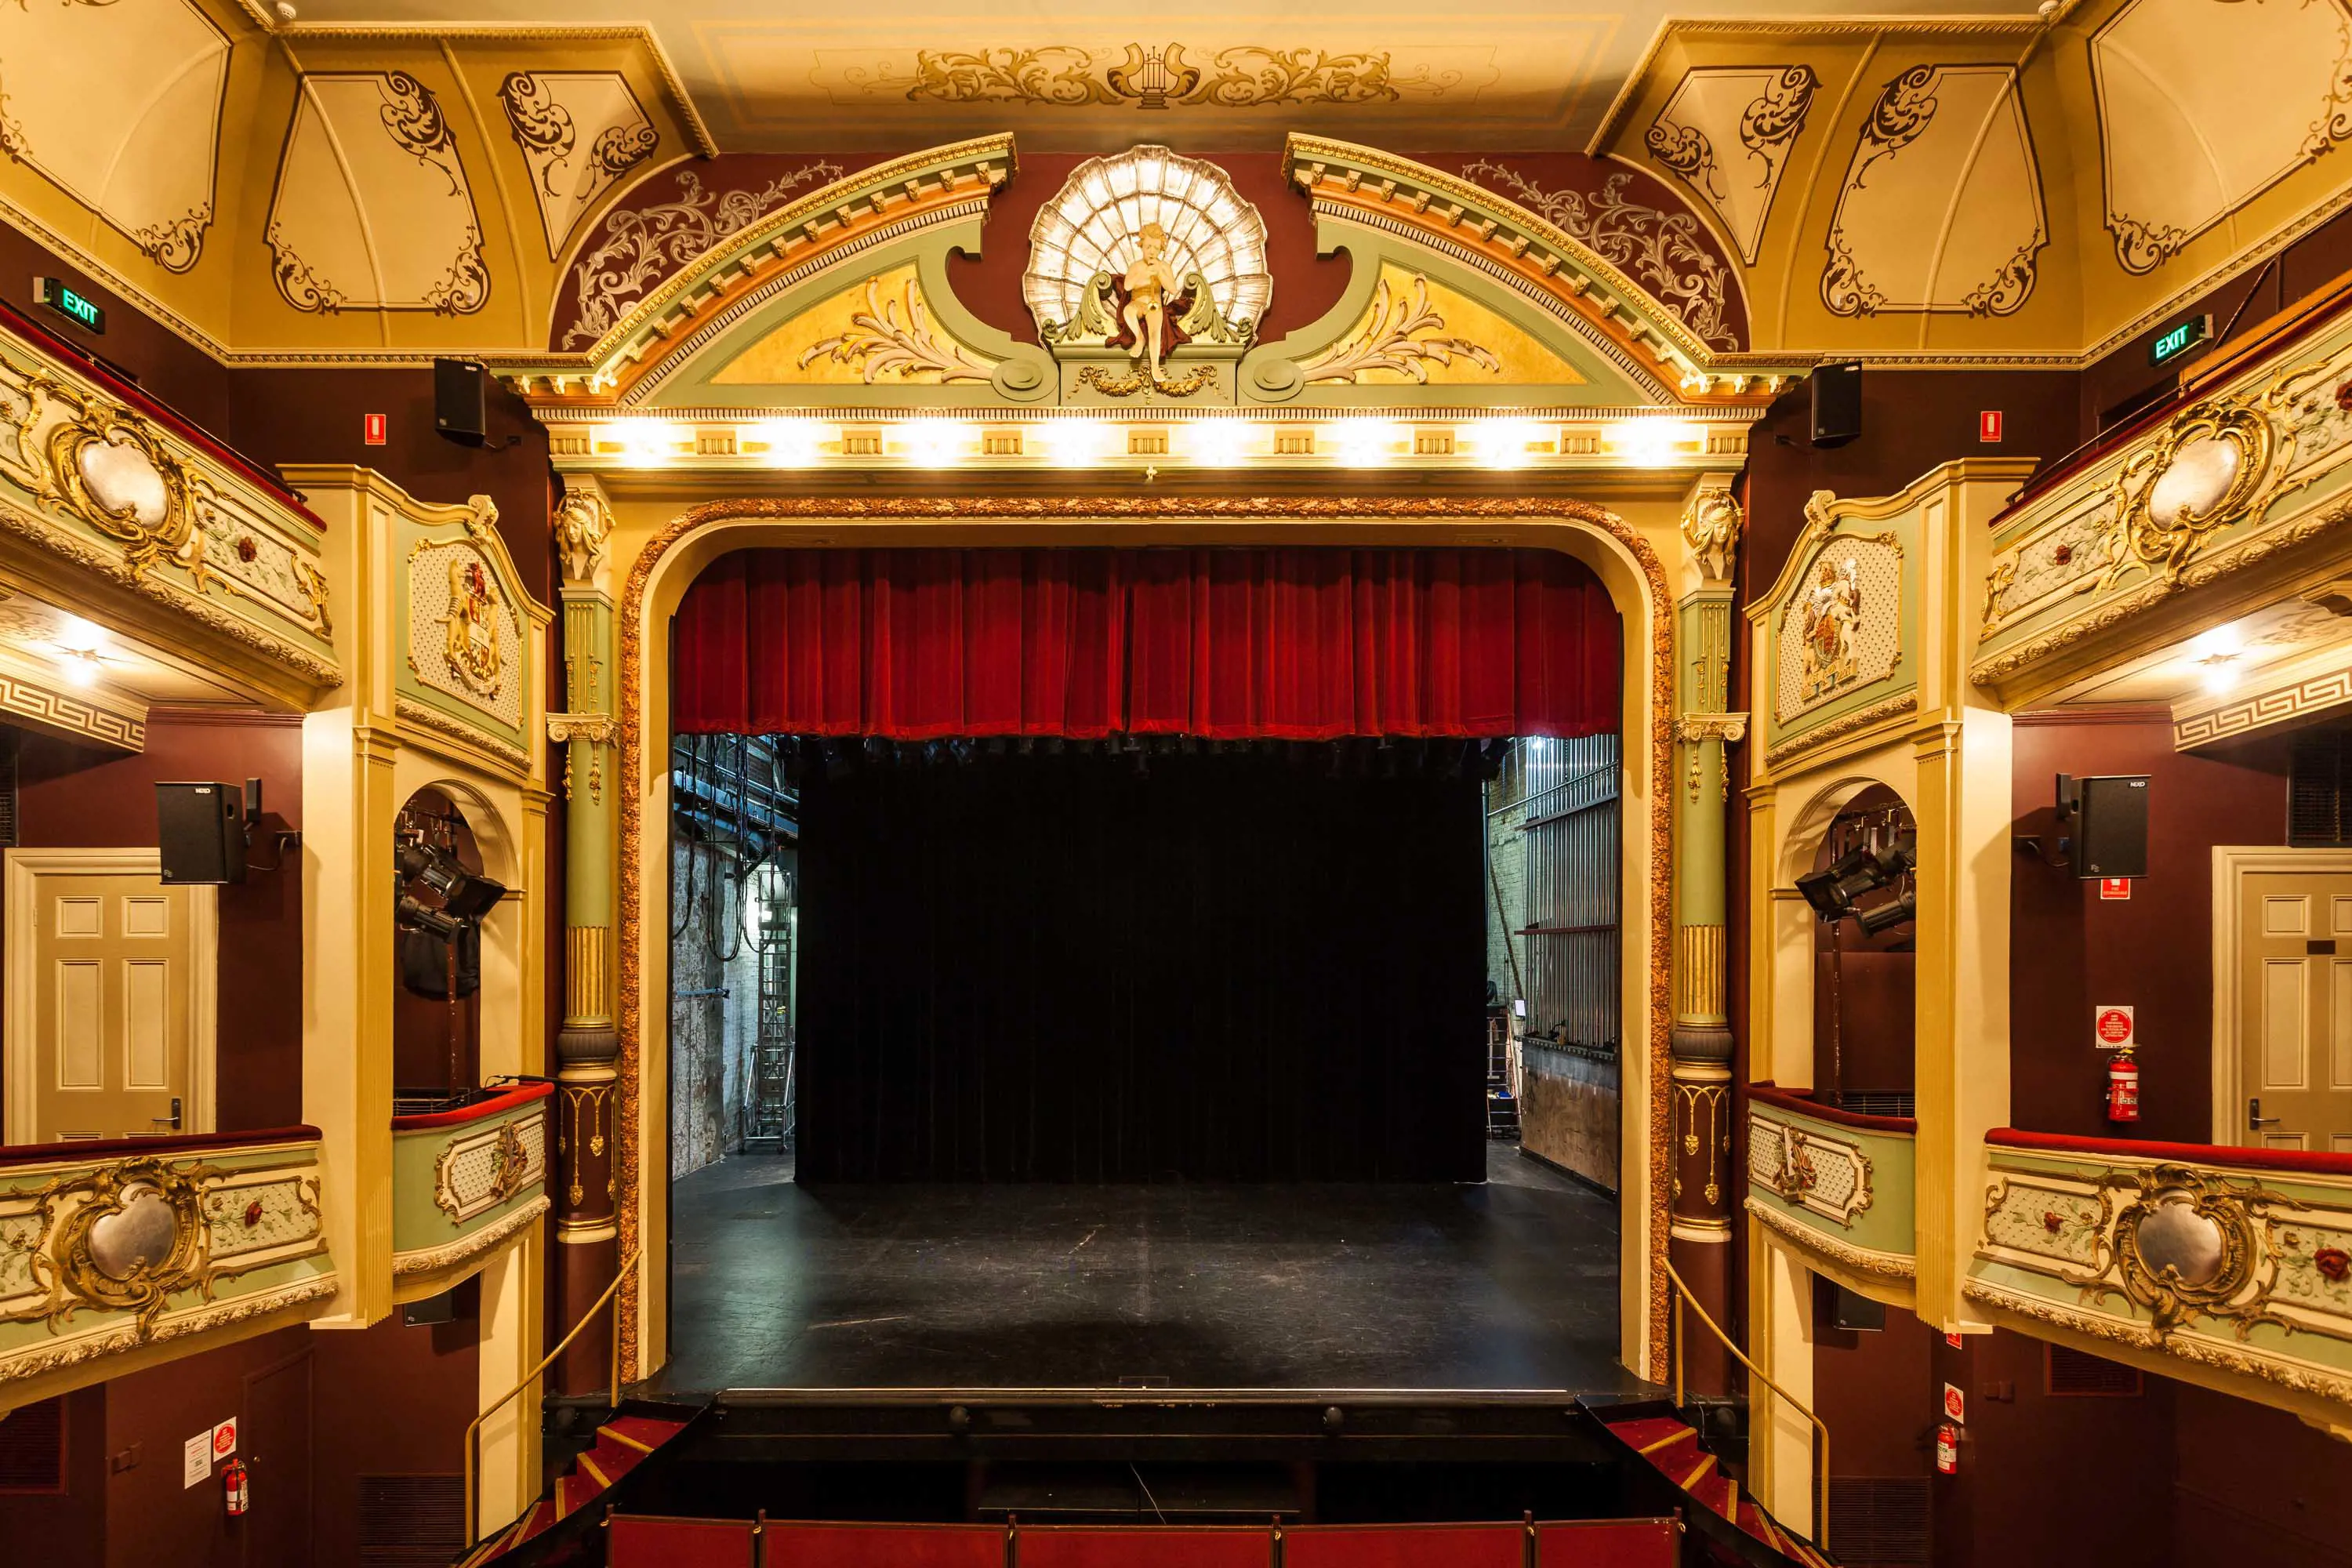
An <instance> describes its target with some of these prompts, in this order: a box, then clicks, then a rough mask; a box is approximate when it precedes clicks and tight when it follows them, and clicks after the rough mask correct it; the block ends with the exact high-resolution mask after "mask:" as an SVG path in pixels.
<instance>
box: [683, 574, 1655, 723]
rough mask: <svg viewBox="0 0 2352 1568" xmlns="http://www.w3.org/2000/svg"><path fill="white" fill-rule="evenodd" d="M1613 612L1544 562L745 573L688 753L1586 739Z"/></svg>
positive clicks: (720, 592)
mask: <svg viewBox="0 0 2352 1568" xmlns="http://www.w3.org/2000/svg"><path fill="white" fill-rule="evenodd" d="M1619 642H1620V632H1619V623H1618V617H1617V613H1616V610H1615V609H1614V607H1613V606H1612V605H1611V604H1610V602H1609V595H1608V593H1607V591H1606V590H1605V589H1603V588H1602V587H1601V584H1600V582H1599V581H1598V580H1597V579H1596V578H1595V577H1594V576H1593V575H1592V574H1591V571H1590V570H1589V569H1587V568H1586V567H1585V566H1584V565H1583V564H1582V563H1580V562H1577V561H1574V560H1571V559H1570V558H1569V557H1568V556H1565V555H1561V554H1559V553H1558V552H1553V551H1545V550H1334V549H1300V550H1276V549H1217V550H751V551H741V552H737V553H735V554H732V555H728V556H724V557H721V558H720V559H719V561H717V562H715V563H712V565H711V566H710V568H709V570H708V571H707V572H705V573H704V574H702V576H701V577H700V578H699V579H698V580H697V581H696V582H695V584H694V585H693V586H692V587H691V588H689V589H688V591H687V595H686V602H685V603H684V604H683V605H680V606H679V608H678V614H677V645H676V655H675V658H674V659H673V661H672V671H673V675H672V679H673V680H674V682H675V685H674V688H673V696H672V706H671V714H672V721H673V724H674V726H675V728H676V730H677V732H678V733H680V734H709V733H734V734H802V735H880V736H886V737H889V738H891V739H896V740H925V739H929V738H933V737H938V736H945V735H1061V736H1071V737H1079V738H1089V737H1099V736H1103V735H1109V734H1116V733H1122V732H1125V733H1133V734H1146V735H1150V734H1186V735H1201V736H1207V737H1210V738H1213V739H1219V740H1252V739H1265V740H1290V741H1321V740H1329V739H1332V738H1335V737H1338V736H1343V735H1391V736H1462V737H1486V736H1497V735H1553V736H1574V735H1591V734H1596V733H1599V732H1601V731H1608V730H1614V729H1615V728H1616V727H1617V723H1618V700H1619V664H1618V659H1619V653H1618V647H1619Z"/></svg>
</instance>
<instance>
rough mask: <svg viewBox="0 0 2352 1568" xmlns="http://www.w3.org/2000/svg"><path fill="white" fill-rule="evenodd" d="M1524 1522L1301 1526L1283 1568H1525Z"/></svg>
mask: <svg viewBox="0 0 2352 1568" xmlns="http://www.w3.org/2000/svg"><path fill="white" fill-rule="evenodd" d="M1527 1560H1528V1527H1527V1526H1526V1525H1524V1524H1369V1525H1357V1524H1322V1525H1316V1524H1302V1525H1297V1526H1294V1527H1292V1528H1291V1529H1288V1530H1286V1531H1283V1532H1282V1563H1283V1568H1527Z"/></svg>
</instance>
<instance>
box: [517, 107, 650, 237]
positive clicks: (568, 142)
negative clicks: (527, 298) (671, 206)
mask: <svg viewBox="0 0 2352 1568" xmlns="http://www.w3.org/2000/svg"><path fill="white" fill-rule="evenodd" d="M499 107H500V108H502V109H504V110H506V119H507V129H508V131H509V132H511V133H512V135H513V136H514V141H515V145H516V146H517V147H519V148H520V149H521V151H522V156H523V162H524V163H526V164H528V165H529V166H530V180H531V197H532V200H533V201H534V203H535V204H536V205H537V206H538V209H539V216H540V223H541V227H542V228H543V229H544V230H545V231H546V236H547V256H548V259H549V260H551V261H552V260H553V259H555V258H556V257H557V255H559V254H560V253H561V251H562V247H563V241H564V240H565V238H566V237H569V236H570V234H571V233H572V227H573V226H574V225H576V224H578V223H579V221H580V219H581V217H582V216H583V215H584V214H585V213H587V211H588V210H589V209H590V208H592V207H593V206H594V205H596V203H597V200H598V199H599V198H600V197H602V196H603V195H604V193H605V192H606V191H609V190H611V189H612V188H613V186H614V184H617V183H618V182H619V181H620V179H621V177H622V176H623V175H625V174H628V173H629V171H630V170H632V169H635V167H637V165H639V164H640V163H644V162H645V161H646V159H648V158H650V157H652V156H653V155H654V153H655V151H656V149H657V148H658V147H660V145H661V132H658V131H656V130H655V129H654V124H653V121H651V120H650V119H648V118H647V117H646V111H645V109H644V107H643V106H642V105H640V104H639V103H638V102H637V97H636V94H635V93H634V92H632V91H631V90H630V89H629V82H628V79H627V78H626V77H625V76H623V75H622V74H621V73H620V72H618V71H511V72H509V73H508V75H507V77H506V79H505V80H503V81H501V82H500V83H499Z"/></svg>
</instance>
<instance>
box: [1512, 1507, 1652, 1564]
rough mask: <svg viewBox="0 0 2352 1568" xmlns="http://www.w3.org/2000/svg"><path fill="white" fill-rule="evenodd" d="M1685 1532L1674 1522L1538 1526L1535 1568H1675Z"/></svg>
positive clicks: (1605, 1521) (1583, 1522)
mask: <svg viewBox="0 0 2352 1568" xmlns="http://www.w3.org/2000/svg"><path fill="white" fill-rule="evenodd" d="M1682 1529H1683V1527H1682V1525H1681V1524H1680V1523H1679V1522H1678V1521H1675V1520H1671V1519H1598V1520H1578V1521H1573V1522H1570V1523H1561V1524H1538V1525H1537V1526H1536V1563H1535V1568H1675V1563H1676V1562H1678V1561H1679V1557H1678V1555H1677V1549H1678V1547H1679V1545H1680V1542H1679V1540H1678V1539H1677V1538H1678V1537H1679V1536H1680V1535H1681V1534H1682Z"/></svg>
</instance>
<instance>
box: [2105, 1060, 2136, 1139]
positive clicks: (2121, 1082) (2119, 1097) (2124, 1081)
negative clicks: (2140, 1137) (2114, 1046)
mask: <svg viewBox="0 0 2352 1568" xmlns="http://www.w3.org/2000/svg"><path fill="white" fill-rule="evenodd" d="M2107 1120H2108V1121H2138V1120H2139V1064H2138V1063H2137V1062H2136V1061H2134V1060H2132V1054H2131V1047H2128V1046H2126V1047H2124V1048H2123V1049H2122V1050H2119V1051H2117V1052H2116V1054H2115V1058H2114V1059H2113V1060H2112V1061H2110V1062H2108V1063H2107Z"/></svg>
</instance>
